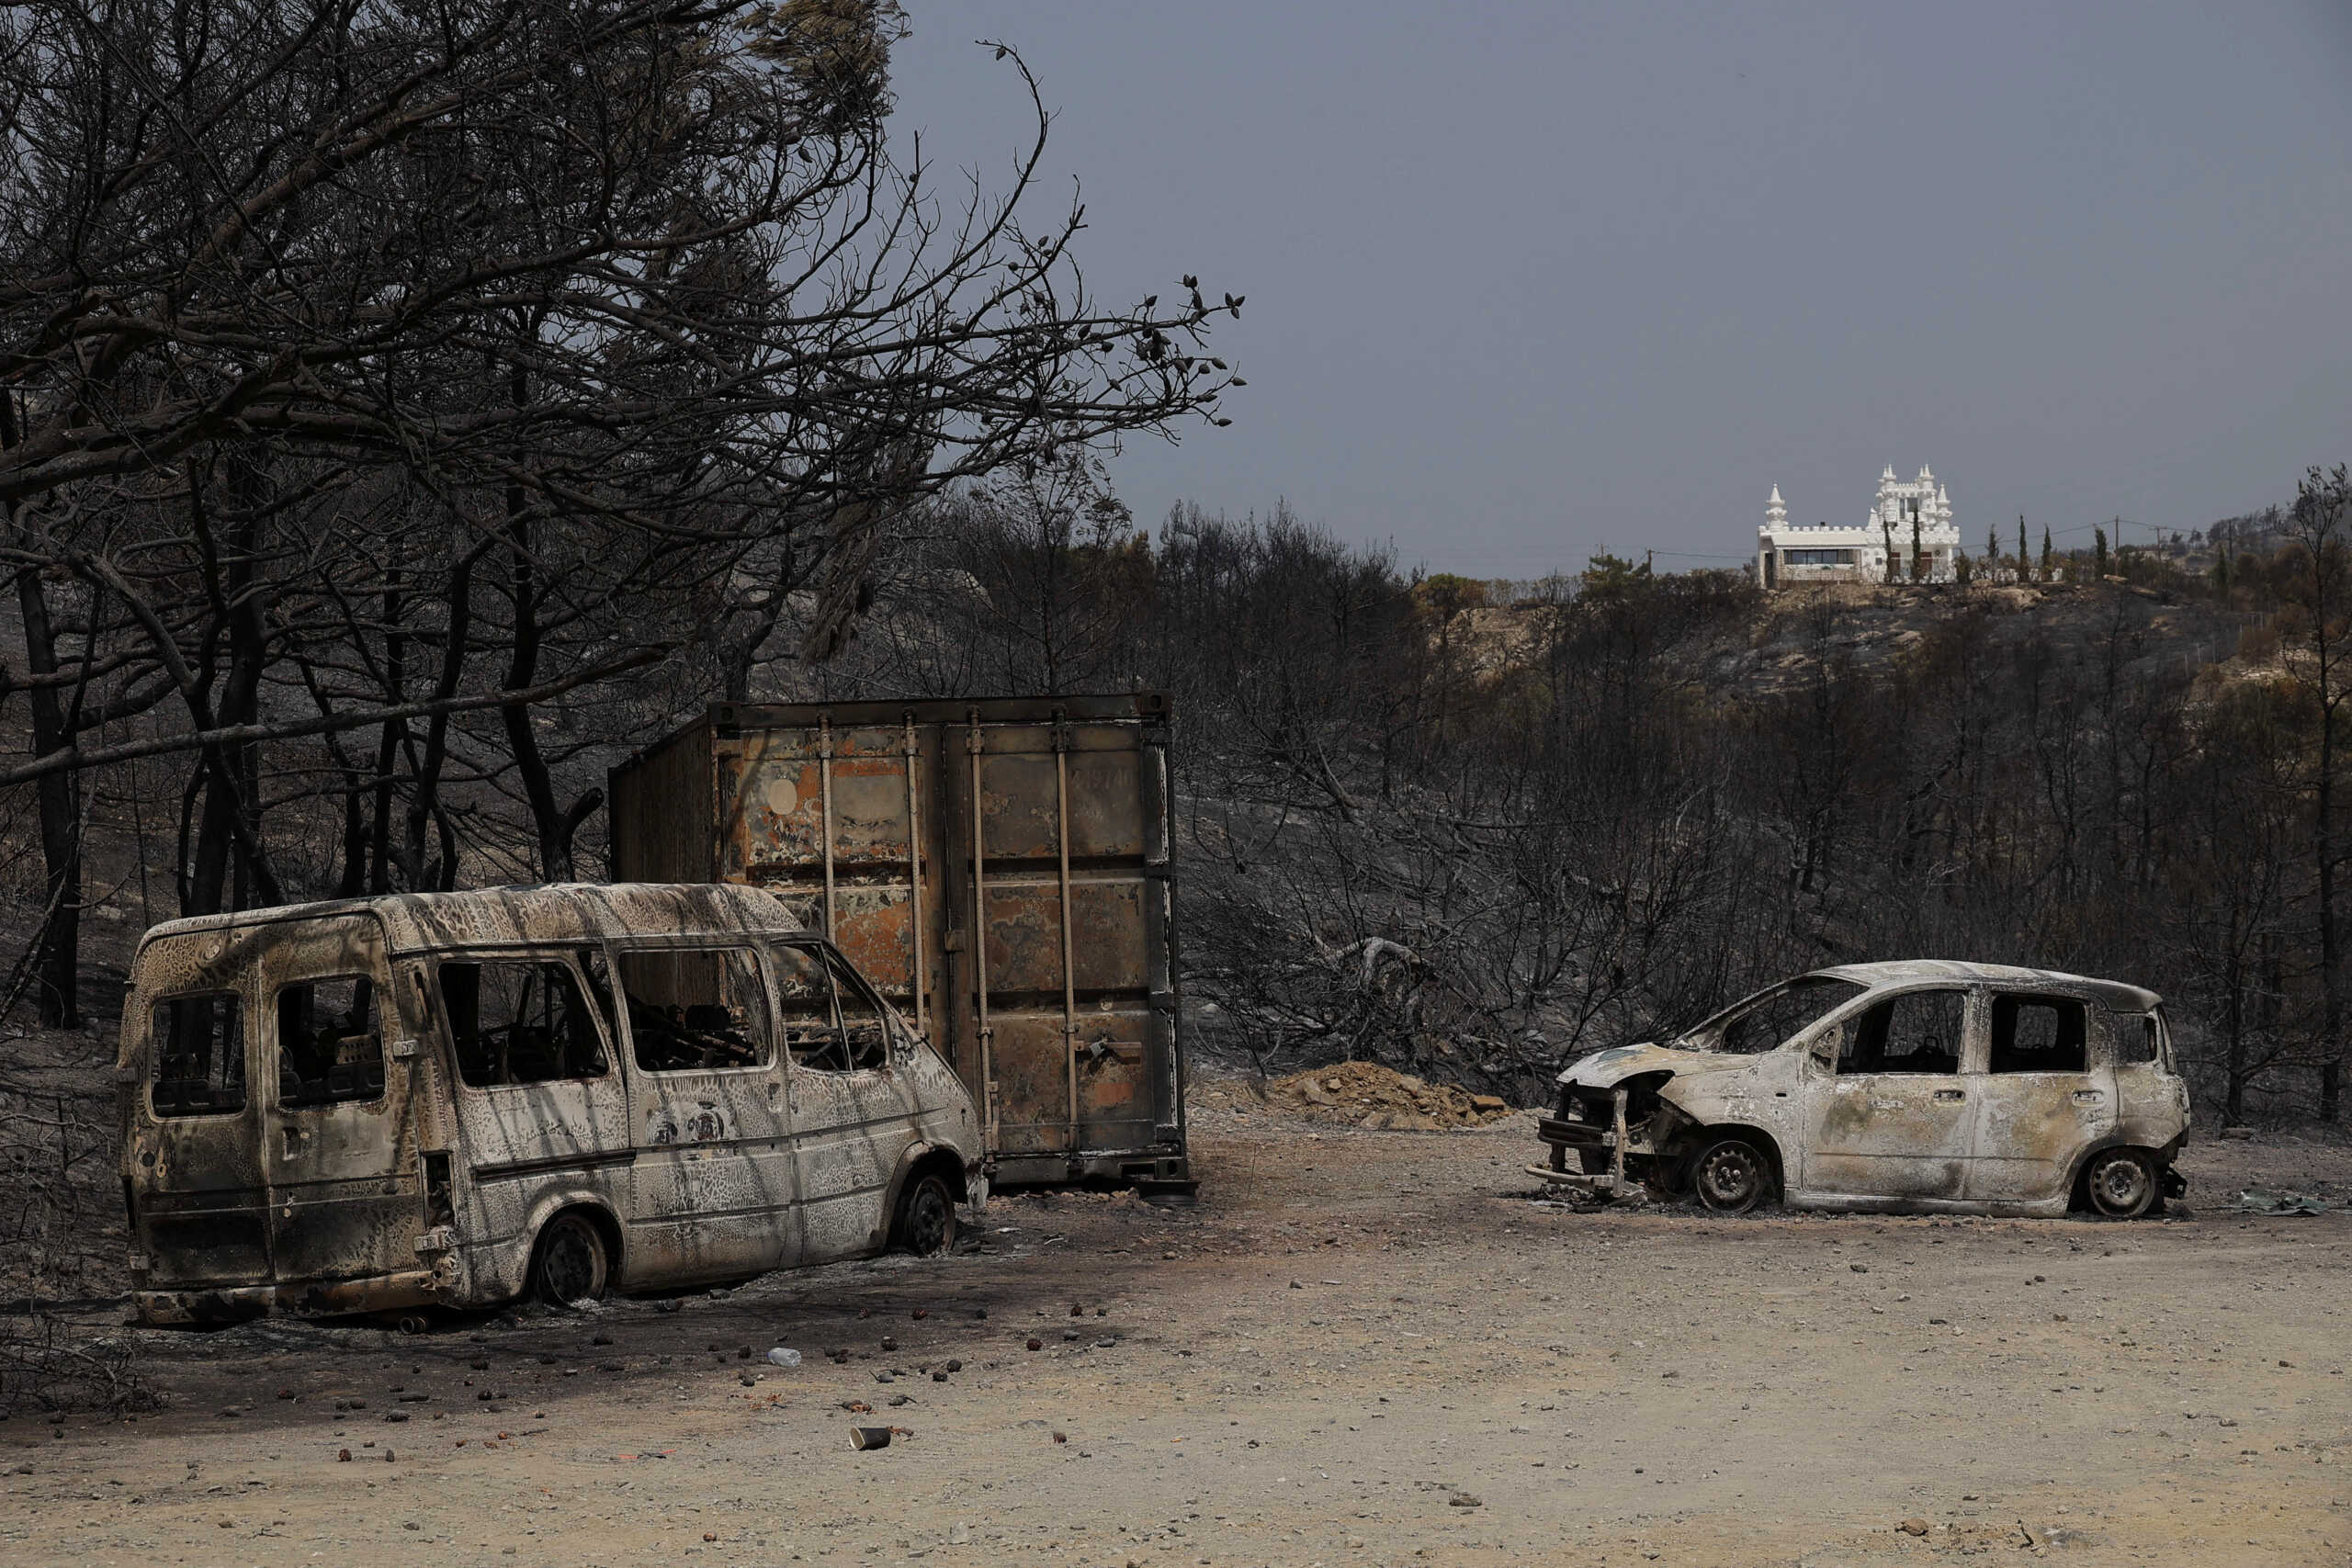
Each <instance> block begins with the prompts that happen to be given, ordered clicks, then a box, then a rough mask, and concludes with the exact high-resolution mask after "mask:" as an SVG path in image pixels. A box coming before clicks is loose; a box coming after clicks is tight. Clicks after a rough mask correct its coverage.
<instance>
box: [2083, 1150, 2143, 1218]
mask: <svg viewBox="0 0 2352 1568" xmlns="http://www.w3.org/2000/svg"><path fill="white" fill-rule="evenodd" d="M2083 1189H2084V1191H2085V1192H2086V1194H2087V1195H2088V1196H2089V1198H2090V1201H2091V1207H2092V1208H2094V1209H2096V1210H2098V1212H2099V1213H2101V1214H2104V1215H2106V1216H2107V1217H2108V1218H2109V1219H2110V1220H2136V1219H2138V1218H2139V1217H2140V1216H2141V1215H2143V1214H2144V1213H2147V1212H2148V1211H2149V1210H2150V1209H2153V1208H2154V1207H2155V1205H2156V1166H2155V1162H2154V1160H2152V1159H2150V1158H2149V1157H2148V1155H2147V1151H2146V1150H2144V1149H2101V1150H2100V1151H2099V1152H2098V1153H2097V1154H2095V1155H2093V1156H2091V1163H2090V1168H2089V1169H2087V1170H2086V1171H2084V1172H2083Z"/></svg>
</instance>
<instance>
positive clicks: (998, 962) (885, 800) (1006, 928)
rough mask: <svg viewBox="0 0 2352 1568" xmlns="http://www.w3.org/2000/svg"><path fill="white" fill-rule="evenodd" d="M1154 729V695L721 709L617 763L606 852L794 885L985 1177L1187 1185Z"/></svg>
mask: <svg viewBox="0 0 2352 1568" xmlns="http://www.w3.org/2000/svg"><path fill="white" fill-rule="evenodd" d="M1167 740H1168V713H1167V703H1166V699H1165V698H1164V697H1161V696H1159V695H1157V694H1140V695H1133V696H1120V697H1071V698H1034V699H1027V698H1023V699H997V700H991V701H988V702H980V703H966V702H918V703H840V704H827V705H789V706H787V705H725V706H721V707H718V708H715V709H713V710H712V712H711V714H710V715H709V716H708V717H707V718H706V719H705V720H703V721H702V722H701V723H700V724H698V725H696V726H694V727H691V728H688V729H686V730H683V731H681V732H679V733H678V734H677V735H675V736H673V737H672V738H670V739H668V740H665V741H663V742H662V743H661V744H659V745H657V746H655V747H653V748H650V749H649V750H647V751H646V752H644V753H643V754H641V756H640V757H639V758H638V759H636V760H633V761H631V762H630V763H628V764H627V765H626V766H624V767H622V768H620V769H618V770H616V772H615V773H614V775H613V786H612V799H613V803H614V810H613V824H614V863H615V867H616V871H617V872H619V873H620V874H622V875H624V876H632V877H661V878H675V879H679V880H698V879H703V878H710V879H713V880H718V881H731V882H744V883H750V884H752V885H755V886H765V887H771V888H774V889H775V890H776V891H777V892H779V893H784V894H786V895H788V896H793V897H801V898H805V899H807V900H808V901H809V904H810V906H811V907H812V908H814V909H815V910H816V911H817V916H816V918H817V920H818V923H819V924H820V927H821V929H822V930H823V931H825V932H826V934H827V935H829V936H830V937H831V939H832V940H833V942H835V943H836V944H837V945H838V946H839V947H840V948H841V949H842V952H843V953H846V954H847V956H848V957H849V959H850V961H851V962H852V963H853V964H855V965H856V966H857V968H858V970H859V972H860V973H861V974H863V975H864V976H865V977H866V978H867V979H868V980H869V981H870V982H871V983H872V984H873V985H874V986H875V987H876V989H878V990H879V991H880V992H881V993H882V994H883V995H884V996H885V997H886V998H888V1000H889V1001H890V1003H891V1005H892V1006H894V1007H896V1008H897V1009H898V1010H899V1012H900V1013H901V1014H902V1015H903V1016H904V1017H905V1018H906V1019H907V1021H909V1022H910V1023H911V1024H913V1025H914V1026H915V1028H916V1029H917V1031H918V1032H922V1034H924V1035H925V1036H926V1037H928V1038H929V1039H930V1041H931V1042H932V1043H933V1046H934V1047H935V1048H936V1049H938V1050H939V1052H940V1054H941V1055H944V1057H946V1058H947V1060H948V1061H950V1062H952V1063H953V1064H954V1065H955V1066H956V1071H957V1073H958V1075H959V1076H960V1077H962V1078H963V1079H964V1082H965V1084H966V1085H967V1088H969V1089H970V1090H971V1091H972V1094H973V1097H974V1099H975V1100H978V1101H979V1102H980V1104H981V1107H982V1113H983V1115H984V1117H985V1118H986V1121H987V1124H988V1128H989V1133H988V1138H989V1153H990V1154H991V1155H993V1156H996V1159H997V1169H998V1179H999V1180H1000V1181H1001V1182H1006V1183H1012V1182H1036V1181H1061V1180H1070V1179H1082V1178H1107V1179H1125V1180H1136V1181H1143V1182H1150V1183H1157V1184H1163V1185H1165V1186H1168V1187H1170V1188H1173V1189H1183V1188H1187V1187H1189V1186H1190V1185H1191V1183H1190V1179H1189V1172H1188V1170H1187V1168H1186V1166H1185V1158H1184V1142H1183V1112H1182V1102H1183V1089H1182V1058H1181V1055H1180V1041H1179V1035H1178V1028H1177V1020H1178V1005H1177V994H1176V981H1175V962H1174V958H1175V926H1174V897H1173V888H1172V884H1171V879H1170V853H1169V831H1168V819H1169V811H1170V796H1169V787H1168V765H1167Z"/></svg>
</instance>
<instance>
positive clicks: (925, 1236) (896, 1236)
mask: <svg viewBox="0 0 2352 1568" xmlns="http://www.w3.org/2000/svg"><path fill="white" fill-rule="evenodd" d="M890 1242H891V1245H892V1246H894V1247H898V1248H899V1250H901V1251H903V1252H912V1253H916V1254H919V1255H925V1256H927V1255H929V1254H931V1253H934V1252H945V1251H946V1250H947V1249H948V1248H950V1247H954V1246H955V1245H956V1194H955V1193H953V1192H951V1191H949V1190H947V1182H946V1179H945V1178H944V1177H941V1176H939V1175H937V1174H936V1173H934V1172H929V1171H926V1172H925V1173H923V1174H922V1175H921V1176H918V1177H916V1178H915V1179H914V1180H913V1181H911V1182H910V1183H908V1185H907V1190H906V1192H905V1193H904V1194H903V1195H901V1196H900V1198H899V1217H898V1223H897V1224H896V1225H894V1226H893V1227H892V1235H891V1237H890Z"/></svg>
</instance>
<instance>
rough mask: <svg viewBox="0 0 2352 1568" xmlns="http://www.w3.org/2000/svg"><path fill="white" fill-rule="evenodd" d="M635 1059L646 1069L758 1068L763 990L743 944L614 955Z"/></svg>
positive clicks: (763, 1039) (763, 1033) (769, 1051)
mask: <svg viewBox="0 0 2352 1568" xmlns="http://www.w3.org/2000/svg"><path fill="white" fill-rule="evenodd" d="M620 972H621V987H620V988H621V998H622V1001H623V1004H624V1005H625V1006H626V1007H627V1008H628V1032H629V1038H630V1040H631V1041H632V1042H633V1044H634V1049H635V1051H636V1054H637V1065H638V1066H639V1067H640V1068H641V1069H643V1070H644V1071H646V1072H649V1073H678V1072H695V1071H701V1070H706V1069H711V1068H719V1067H764V1066H767V1065H768V1064H769V1062H771V1061H772V1060H774V1053H773V1048H772V1046H771V1045H770V1043H769V1041H768V1004H767V993H766V991H765V989H764V987H762V985H761V984H760V965H759V961H758V960H757V959H756V958H755V957H753V956H752V952H751V950H750V949H748V948H741V947H729V948H718V949H700V950H681V949H677V948H661V949H639V950H638V951H636V952H623V953H621V955H620Z"/></svg>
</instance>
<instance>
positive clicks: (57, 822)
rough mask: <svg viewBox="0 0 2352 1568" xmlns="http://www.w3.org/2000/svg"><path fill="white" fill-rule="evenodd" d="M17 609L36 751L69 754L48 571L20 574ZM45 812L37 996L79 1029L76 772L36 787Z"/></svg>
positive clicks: (44, 779) (55, 1021)
mask: <svg viewBox="0 0 2352 1568" xmlns="http://www.w3.org/2000/svg"><path fill="white" fill-rule="evenodd" d="M17 610H18V612H19V613H20V614H21V615H22V616H23V617H24V623H25V667H26V670H27V671H28V673H29V674H30V675H31V676H32V677H33V681H34V684H33V687H32V693H31V696H32V716H33V752H34V754H35V755H36V756H45V755H47V754H48V753H50V752H51V751H57V750H62V749H63V748H64V747H65V745H66V743H67V742H68V741H69V740H70V739H72V736H71V734H70V732H69V724H68V720H67V718H66V715H65V705H64V702H63V699H62V697H61V695H60V694H59V689H58V685H57V675H58V660H57V637H56V632H55V630H54V628H53V627H52V626H51V621H50V615H49V595H48V594H47V592H44V590H43V589H42V586H41V580H40V572H39V571H37V570H32V569H30V568H27V569H26V570H21V571H19V572H17ZM34 791H35V795H36V797H37V800H38V803H39V806H40V852H41V861H42V863H43V866H44V867H45V869H46V871H47V873H48V878H47V882H48V886H47V892H48V901H47V903H46V905H45V906H44V910H45V912H44V914H43V916H42V919H41V925H40V936H39V937H38V938H37V939H36V941H37V942H39V944H40V951H39V953H37V954H36V955H35V958H34V961H33V976H34V978H33V990H34V996H35V998H36V1000H37V1002H38V1005H39V1007H40V1021H41V1022H42V1023H43V1024H45V1025H46V1026H48V1027H49V1028H51V1029H72V1028H74V1026H75V1025H77V1024H79V1023H80V1022H81V1021H82V1010H81V1003H80V993H81V975H82V779H81V774H80V773H77V772H75V771H74V770H71V769H61V770H60V771H58V772H56V773H44V774H42V775H41V777H40V782H39V783H38V784H36V785H35V786H34Z"/></svg>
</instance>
